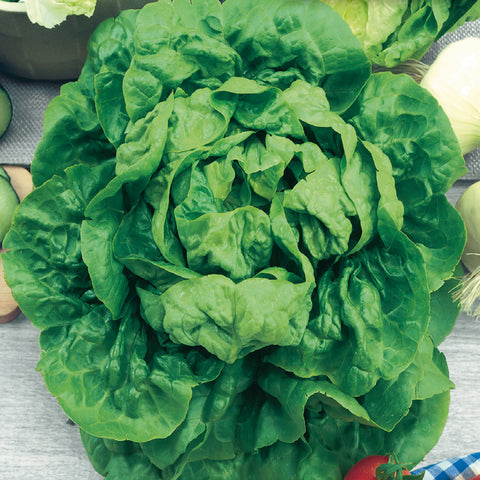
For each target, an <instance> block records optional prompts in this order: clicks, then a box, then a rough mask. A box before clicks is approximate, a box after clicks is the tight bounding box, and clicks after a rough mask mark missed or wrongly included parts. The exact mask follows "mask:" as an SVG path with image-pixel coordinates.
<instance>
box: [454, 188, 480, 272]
mask: <svg viewBox="0 0 480 480" xmlns="http://www.w3.org/2000/svg"><path fill="white" fill-rule="evenodd" d="M456 209H457V210H458V212H459V213H460V215H461V216H462V218H463V221H464V222H465V228H466V229H467V242H466V244H465V248H464V251H463V255H462V263H463V264H464V265H465V266H466V267H467V268H468V270H470V272H473V271H475V270H476V269H477V268H478V267H480V181H478V182H475V183H474V184H472V185H470V187H468V188H467V189H466V190H465V192H463V194H462V196H461V197H460V198H459V199H458V201H457V203H456Z"/></svg>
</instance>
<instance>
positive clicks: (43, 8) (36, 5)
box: [24, 0, 97, 28]
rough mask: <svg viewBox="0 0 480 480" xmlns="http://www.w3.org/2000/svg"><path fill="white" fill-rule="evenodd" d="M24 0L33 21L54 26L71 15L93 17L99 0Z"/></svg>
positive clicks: (46, 25)
mask: <svg viewBox="0 0 480 480" xmlns="http://www.w3.org/2000/svg"><path fill="white" fill-rule="evenodd" d="M24 2H25V7H26V9H27V15H28V18H29V19H30V21H31V22H33V23H37V24H39V25H41V26H43V27H46V28H53V27H55V26H56V25H59V24H60V23H62V22H63V21H64V20H65V19H66V18H67V16H69V15H86V16H87V17H91V16H92V15H93V12H94V11H95V5H96V3H97V0H24Z"/></svg>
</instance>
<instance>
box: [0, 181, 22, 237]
mask: <svg viewBox="0 0 480 480" xmlns="http://www.w3.org/2000/svg"><path fill="white" fill-rule="evenodd" d="M18 204H19V200H18V196H17V194H16V193H15V190H14V189H13V187H12V185H11V184H10V180H8V179H7V178H5V177H3V176H0V242H3V237H5V234H6V233H7V231H8V229H9V228H10V225H11V224H12V218H13V214H14V213H15V209H16V208H17V205H18Z"/></svg>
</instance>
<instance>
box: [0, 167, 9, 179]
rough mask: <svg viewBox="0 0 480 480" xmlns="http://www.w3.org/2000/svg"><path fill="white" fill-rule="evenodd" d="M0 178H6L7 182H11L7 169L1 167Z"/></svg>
mask: <svg viewBox="0 0 480 480" xmlns="http://www.w3.org/2000/svg"><path fill="white" fill-rule="evenodd" d="M0 177H5V178H6V179H7V180H10V175H9V174H8V173H7V172H6V171H5V169H4V168H3V167H2V166H1V165H0Z"/></svg>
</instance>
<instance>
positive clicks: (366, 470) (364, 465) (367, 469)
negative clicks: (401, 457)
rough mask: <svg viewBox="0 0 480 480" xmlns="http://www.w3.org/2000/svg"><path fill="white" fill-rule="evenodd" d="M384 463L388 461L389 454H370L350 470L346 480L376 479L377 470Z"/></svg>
mask: <svg viewBox="0 0 480 480" xmlns="http://www.w3.org/2000/svg"><path fill="white" fill-rule="evenodd" d="M382 463H388V456H383V455H370V456H368V457H365V458H362V459H361V460H360V461H358V462H357V463H356V464H355V465H354V466H353V467H352V468H351V469H350V470H349V471H348V473H347V475H346V476H345V478H344V480H376V478H377V477H376V476H375V470H376V469H377V467H378V466H379V465H382Z"/></svg>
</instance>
